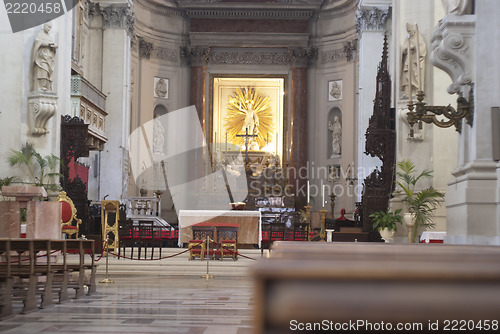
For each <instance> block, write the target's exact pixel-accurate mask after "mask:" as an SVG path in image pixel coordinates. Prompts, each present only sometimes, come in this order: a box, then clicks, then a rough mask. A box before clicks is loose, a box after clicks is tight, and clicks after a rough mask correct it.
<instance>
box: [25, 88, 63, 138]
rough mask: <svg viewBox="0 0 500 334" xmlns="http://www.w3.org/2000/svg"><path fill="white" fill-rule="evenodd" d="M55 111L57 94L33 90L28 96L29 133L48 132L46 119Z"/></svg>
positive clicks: (37, 134) (41, 133) (42, 133)
mask: <svg viewBox="0 0 500 334" xmlns="http://www.w3.org/2000/svg"><path fill="white" fill-rule="evenodd" d="M56 112H57V95H56V93H54V92H33V93H32V94H31V95H30V96H28V114H29V117H30V124H29V126H30V134H31V135H34V136H42V135H46V134H48V133H49V130H47V123H48V121H49V120H50V119H51V118H52V117H53V116H54V115H55V114H56Z"/></svg>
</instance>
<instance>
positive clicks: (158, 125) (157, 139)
mask: <svg viewBox="0 0 500 334" xmlns="http://www.w3.org/2000/svg"><path fill="white" fill-rule="evenodd" d="M160 117H161V116H155V118H154V119H153V154H165V151H164V146H165V136H164V134H165V128H164V127H163V124H162V122H161V121H160V119H159V118H160Z"/></svg>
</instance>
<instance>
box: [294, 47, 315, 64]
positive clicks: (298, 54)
mask: <svg viewBox="0 0 500 334" xmlns="http://www.w3.org/2000/svg"><path fill="white" fill-rule="evenodd" d="M317 57H318V49H316V48H301V47H297V48H289V49H288V58H289V62H290V64H291V65H292V67H307V66H309V64H310V63H311V62H312V61H313V60H314V59H316V58H317Z"/></svg>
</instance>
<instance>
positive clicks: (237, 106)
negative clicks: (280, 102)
mask: <svg viewBox="0 0 500 334" xmlns="http://www.w3.org/2000/svg"><path fill="white" fill-rule="evenodd" d="M249 101H251V102H253V109H254V110H255V112H256V114H257V116H258V120H259V122H258V124H259V125H258V134H257V139H256V142H257V144H258V146H259V149H262V148H263V147H264V146H266V144H267V142H268V141H269V142H272V141H273V133H274V122H273V114H272V111H271V107H270V103H271V100H270V98H269V97H268V96H262V95H261V94H260V92H259V91H258V90H256V89H255V88H253V87H247V88H238V89H236V91H235V92H233V94H232V95H231V96H230V97H229V103H228V107H227V116H226V118H225V119H224V121H225V123H224V126H225V127H226V131H227V140H228V142H229V143H233V144H235V145H239V146H242V145H244V144H245V139H244V138H243V137H236V135H242V134H244V132H243V131H242V128H243V124H244V122H245V116H246V109H247V107H246V106H247V103H248V102H249Z"/></svg>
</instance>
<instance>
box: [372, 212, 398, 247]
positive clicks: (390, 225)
mask: <svg viewBox="0 0 500 334" xmlns="http://www.w3.org/2000/svg"><path fill="white" fill-rule="evenodd" d="M401 211H402V209H397V210H396V211H394V212H391V210H390V209H387V211H377V212H374V213H372V214H371V215H370V218H371V219H372V222H373V229H377V230H378V232H379V233H380V236H381V237H382V239H383V240H384V241H385V242H387V243H389V242H391V241H392V237H393V236H394V232H396V231H397V230H398V224H402V223H403V217H402V216H401V215H400V213H401Z"/></svg>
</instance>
